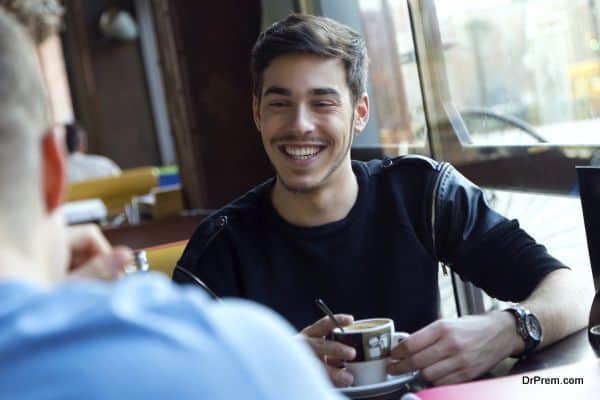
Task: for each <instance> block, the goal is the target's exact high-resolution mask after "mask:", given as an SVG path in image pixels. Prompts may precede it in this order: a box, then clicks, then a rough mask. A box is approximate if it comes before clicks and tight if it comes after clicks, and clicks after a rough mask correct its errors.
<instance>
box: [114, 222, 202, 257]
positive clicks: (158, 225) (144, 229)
mask: <svg viewBox="0 0 600 400" xmlns="http://www.w3.org/2000/svg"><path fill="white" fill-rule="evenodd" d="M206 215H207V213H196V214H193V215H180V216H175V217H168V218H165V219H160V220H156V221H147V222H142V223H141V224H138V225H126V226H119V227H110V228H104V229H102V232H103V233H104V235H105V236H106V238H107V239H108V241H109V243H110V244H112V245H113V246H116V245H123V246H129V247H131V248H132V249H142V248H146V247H151V246H157V245H160V244H163V243H169V242H176V241H179V240H187V239H190V238H191V237H192V234H193V233H194V231H195V230H196V228H197V227H198V225H200V222H201V221H202V220H203V219H204V218H205V217H206Z"/></svg>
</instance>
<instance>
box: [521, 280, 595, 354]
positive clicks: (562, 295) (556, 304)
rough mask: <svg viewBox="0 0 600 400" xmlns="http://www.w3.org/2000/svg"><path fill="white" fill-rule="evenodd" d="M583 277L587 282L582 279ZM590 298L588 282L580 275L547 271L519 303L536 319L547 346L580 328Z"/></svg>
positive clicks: (584, 322) (591, 297)
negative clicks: (540, 325) (548, 272)
mask: <svg viewBox="0 0 600 400" xmlns="http://www.w3.org/2000/svg"><path fill="white" fill-rule="evenodd" d="M586 278H587V279H586ZM593 297H594V288H593V284H592V279H591V277H589V276H585V274H583V273H581V272H574V271H572V270H567V269H559V270H556V271H553V272H551V273H550V274H548V276H546V277H545V278H544V280H543V281H542V282H541V283H540V284H539V285H538V287H537V288H536V289H535V290H534V291H533V293H532V294H531V295H530V296H529V297H528V298H527V299H526V300H525V301H523V302H522V304H523V305H524V306H525V307H527V308H529V309H530V310H531V311H532V312H533V313H534V314H535V315H536V316H537V318H538V319H539V320H540V322H541V324H542V329H543V332H544V339H543V341H542V343H541V345H540V347H544V346H547V345H549V344H552V343H554V342H556V341H557V340H560V339H562V338H563V337H565V336H567V335H569V334H571V333H573V332H575V331H577V330H578V329H581V328H583V327H584V326H585V325H586V324H587V318H588V314H589V310H590V306H591V303H592V299H593Z"/></svg>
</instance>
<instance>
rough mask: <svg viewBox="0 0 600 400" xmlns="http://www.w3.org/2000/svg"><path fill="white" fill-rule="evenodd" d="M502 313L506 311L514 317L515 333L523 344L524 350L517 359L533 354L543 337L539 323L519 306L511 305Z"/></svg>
mask: <svg viewBox="0 0 600 400" xmlns="http://www.w3.org/2000/svg"><path fill="white" fill-rule="evenodd" d="M504 311H508V312H509V313H511V314H512V315H513V316H514V317H515V320H516V321H517V333H518V334H519V336H521V338H522V339H523V341H524V342H525V350H524V351H523V352H522V353H521V354H519V355H518V356H517V357H525V356H527V355H529V354H531V353H533V351H534V350H535V349H536V348H537V347H538V346H539V344H540V343H541V342H542V339H543V337H544V334H543V332H542V324H540V321H539V320H538V319H537V317H536V316H535V315H534V314H533V313H532V312H531V311H529V310H528V309H527V308H525V307H523V306H522V305H519V304H515V305H512V306H510V307H508V308H506V309H504Z"/></svg>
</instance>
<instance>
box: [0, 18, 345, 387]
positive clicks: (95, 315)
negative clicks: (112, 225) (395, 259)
mask: <svg viewBox="0 0 600 400" xmlns="http://www.w3.org/2000/svg"><path fill="white" fill-rule="evenodd" d="M38 65H39V64H38V61H37V60H36V56H35V51H34V48H33V46H32V43H31V42H30V40H29V38H28V37H27V34H26V33H25V31H24V30H23V28H22V27H20V26H19V25H18V23H17V22H16V21H15V20H14V19H13V18H12V17H11V16H9V15H7V14H6V13H5V12H3V11H2V10H1V9H0V299H2V301H1V302H0V397H2V398H10V399H127V398H130V399H143V398H156V399H162V398H173V399H192V398H193V399H232V398H241V397H242V396H243V397H244V398H250V399H256V398H260V399H276V398H277V399H280V398H283V399H329V398H338V395H337V394H336V392H335V391H333V389H332V388H331V386H330V385H329V383H328V381H327V377H326V374H325V372H324V370H323V368H322V367H321V365H320V364H319V362H318V361H317V359H316V358H315V357H314V356H313V355H312V354H311V353H310V351H309V349H308V347H306V346H305V345H304V344H303V343H302V342H301V341H297V340H296V339H294V338H293V336H292V335H293V332H292V329H291V328H290V327H289V326H288V325H286V324H285V323H283V322H282V320H281V319H279V317H277V316H276V315H275V314H273V313H272V312H270V311H267V310H266V309H265V308H261V307H259V306H257V305H254V304H251V303H249V302H245V301H241V300H237V301H236V300H224V301H222V302H215V301H214V300H212V299H210V298H209V297H208V296H206V294H205V293H204V292H202V291H201V290H199V289H197V288H193V287H190V288H187V289H183V288H178V287H175V286H174V285H173V284H171V283H170V281H169V280H168V279H167V278H166V277H164V278H163V277H160V276H158V275H155V274H154V273H148V274H144V275H141V274H140V275H137V276H135V275H134V276H128V277H126V278H123V279H120V280H119V281H118V282H105V281H102V280H96V279H82V278H90V277H98V276H99V277H101V278H105V279H107V280H111V279H114V278H118V277H119V276H120V275H121V270H122V267H123V265H124V264H126V263H127V262H128V261H129V259H130V258H131V252H130V250H128V249H126V248H112V247H111V246H110V245H109V244H108V242H107V241H106V240H105V239H104V238H103V237H102V236H101V234H100V232H99V230H98V229H97V228H95V229H94V228H89V227H80V228H76V229H69V228H67V227H66V226H65V224H64V222H63V221H62V220H61V218H60V216H59V213H58V212H57V209H58V207H59V205H60V204H61V200H62V198H63V193H64V188H65V182H66V177H65V158H64V152H63V150H62V149H63V140H64V138H63V137H62V135H61V133H60V132H59V131H58V130H55V129H53V128H51V126H52V124H51V121H50V119H51V118H50V115H49V108H48V102H47V96H46V92H45V89H44V85H43V80H42V77H41V74H40V72H39V69H38V68H39V67H38Z"/></svg>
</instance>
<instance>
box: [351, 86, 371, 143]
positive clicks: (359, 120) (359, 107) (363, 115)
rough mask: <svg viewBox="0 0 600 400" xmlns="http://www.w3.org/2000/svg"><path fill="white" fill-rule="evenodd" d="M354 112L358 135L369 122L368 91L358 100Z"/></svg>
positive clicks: (356, 133)
mask: <svg viewBox="0 0 600 400" xmlns="http://www.w3.org/2000/svg"><path fill="white" fill-rule="evenodd" d="M354 114H355V115H356V117H355V119H354V134H355V135H358V134H359V133H361V132H362V131H363V129H365V127H366V126H367V122H369V95H368V94H367V93H366V92H365V93H363V94H362V95H361V96H360V98H359V99H358V101H357V102H356V105H355V106H354Z"/></svg>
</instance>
